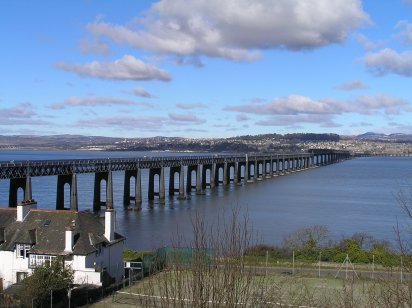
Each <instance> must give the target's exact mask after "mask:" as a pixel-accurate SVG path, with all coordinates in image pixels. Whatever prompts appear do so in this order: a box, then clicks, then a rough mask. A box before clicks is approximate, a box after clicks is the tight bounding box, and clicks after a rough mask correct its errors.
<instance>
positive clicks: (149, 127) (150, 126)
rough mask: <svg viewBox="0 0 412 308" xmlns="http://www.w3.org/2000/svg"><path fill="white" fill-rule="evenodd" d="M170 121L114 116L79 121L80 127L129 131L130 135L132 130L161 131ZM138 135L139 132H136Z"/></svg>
mask: <svg viewBox="0 0 412 308" xmlns="http://www.w3.org/2000/svg"><path fill="white" fill-rule="evenodd" d="M166 121H168V119H167V118H165V117H158V116H113V117H100V118H93V119H92V120H91V119H83V120H79V121H77V125H79V126H80V127H84V128H87V127H97V128H100V127H110V128H118V129H122V130H127V131H128V132H129V133H130V131H131V130H132V129H140V130H143V131H160V130H161V129H162V127H163V125H164V124H165V123H166ZM136 134H138V132H136Z"/></svg>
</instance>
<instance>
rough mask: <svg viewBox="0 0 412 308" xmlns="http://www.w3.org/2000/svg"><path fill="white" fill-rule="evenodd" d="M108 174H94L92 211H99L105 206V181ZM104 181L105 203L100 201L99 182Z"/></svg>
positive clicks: (100, 188)
mask: <svg viewBox="0 0 412 308" xmlns="http://www.w3.org/2000/svg"><path fill="white" fill-rule="evenodd" d="M108 177H109V172H96V173H95V174H94V197H93V211H100V208H101V207H102V206H106V201H107V181H108ZM103 180H104V181H106V201H104V202H102V200H101V190H102V187H101V182H102V181H103Z"/></svg>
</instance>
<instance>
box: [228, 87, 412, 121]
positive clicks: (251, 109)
mask: <svg viewBox="0 0 412 308" xmlns="http://www.w3.org/2000/svg"><path fill="white" fill-rule="evenodd" d="M224 110H226V111H236V112H240V113H242V114H254V115H258V116H263V117H266V119H263V120H259V121H258V122H257V123H256V124H257V125H269V126H281V125H291V123H317V124H319V125H321V126H326V127H336V125H338V124H336V123H335V122H333V119H334V117H336V116H338V115H342V114H348V113H355V114H362V115H371V114H386V115H397V114H400V113H401V112H412V106H411V103H410V102H409V101H407V100H404V99H402V98H399V97H394V96H390V95H386V94H377V95H374V96H370V95H362V96H358V97H356V98H355V99H353V100H347V101H339V100H332V99H319V100H315V99H312V98H309V97H305V96H299V95H290V96H286V97H281V98H277V99H274V100H273V101H271V102H269V103H266V104H260V105H257V104H253V103H250V104H247V105H239V106H226V107H224Z"/></svg>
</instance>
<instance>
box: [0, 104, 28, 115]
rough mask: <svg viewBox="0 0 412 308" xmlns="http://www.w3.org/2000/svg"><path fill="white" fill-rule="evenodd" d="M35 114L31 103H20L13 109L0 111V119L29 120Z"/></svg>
mask: <svg viewBox="0 0 412 308" xmlns="http://www.w3.org/2000/svg"><path fill="white" fill-rule="evenodd" d="M35 114H36V113H35V112H34V110H33V105H32V104H31V103H21V104H18V105H15V106H13V107H9V108H2V109H0V117H2V118H29V117H31V116H33V115H35Z"/></svg>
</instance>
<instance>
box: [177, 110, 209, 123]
mask: <svg viewBox="0 0 412 308" xmlns="http://www.w3.org/2000/svg"><path fill="white" fill-rule="evenodd" d="M169 118H170V119H171V120H173V121H176V122H185V123H190V124H202V123H205V122H206V120H204V119H200V118H198V117H197V116H196V115H194V114H192V113H185V114H179V113H174V112H171V113H169Z"/></svg>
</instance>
